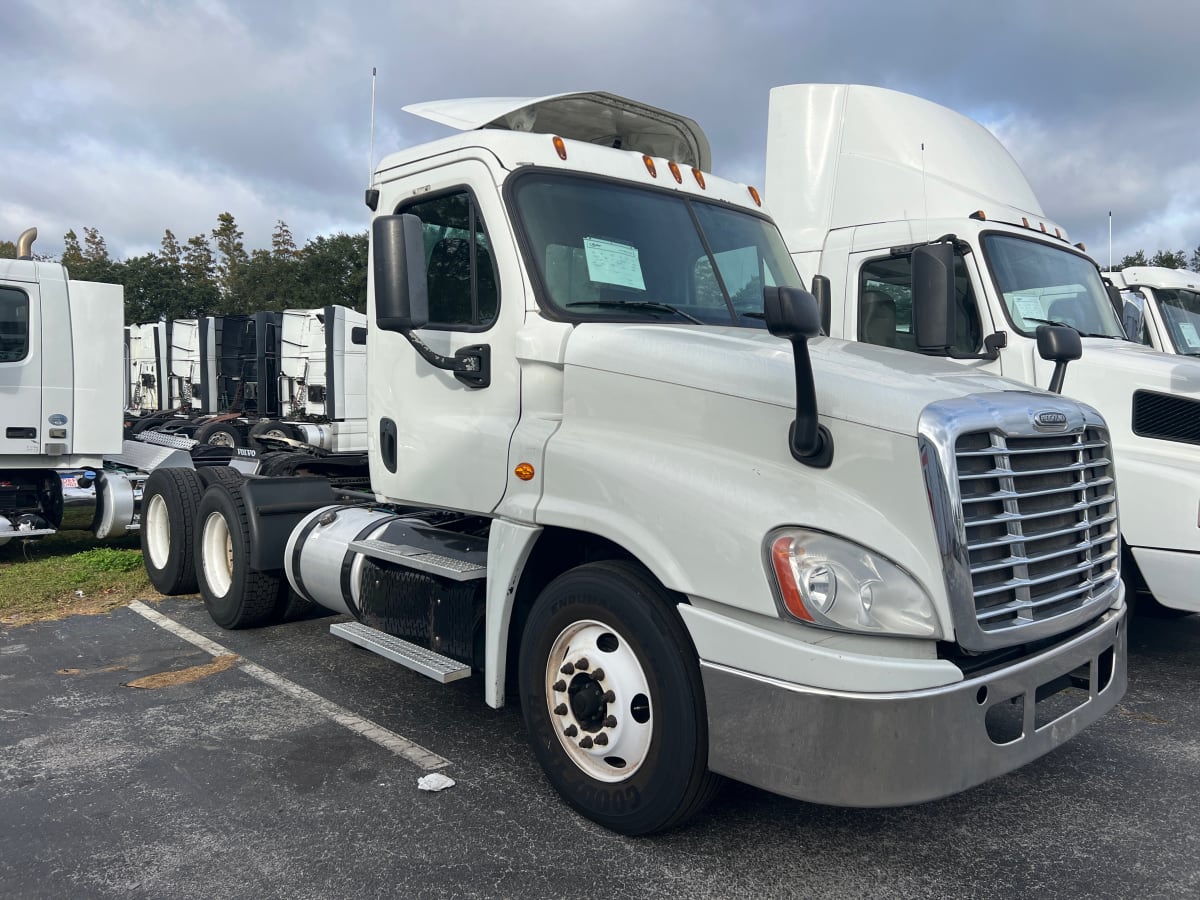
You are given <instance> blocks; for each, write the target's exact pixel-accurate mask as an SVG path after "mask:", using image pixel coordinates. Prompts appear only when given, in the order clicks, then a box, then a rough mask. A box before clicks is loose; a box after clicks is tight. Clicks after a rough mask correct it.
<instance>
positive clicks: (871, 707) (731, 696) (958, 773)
mask: <svg viewBox="0 0 1200 900" xmlns="http://www.w3.org/2000/svg"><path fill="white" fill-rule="evenodd" d="M1125 612H1126V609H1125V607H1123V606H1122V607H1121V608H1120V609H1118V610H1115V611H1110V612H1108V613H1105V614H1104V615H1103V616H1101V617H1100V618H1099V619H1098V620H1097V621H1096V622H1095V623H1094V624H1093V625H1092V627H1090V628H1089V629H1088V630H1087V631H1085V632H1083V633H1082V634H1080V635H1077V636H1076V637H1074V638H1072V639H1071V640H1070V641H1067V642H1066V643H1064V644H1061V645H1059V646H1056V647H1052V648H1050V649H1048V650H1045V651H1043V652H1042V653H1039V654H1037V655H1036V656H1032V657H1029V658H1027V659H1023V660H1021V661H1020V662H1017V663H1014V664H1011V665H1008V666H1002V667H1000V668H998V669H996V670H994V671H992V672H990V673H988V674H984V675H979V676H975V677H972V678H968V679H966V680H965V681H960V682H957V683H955V684H951V685H946V686H945V687H939V688H933V689H930V690H922V691H911V692H905V693H892V694H865V693H840V692H836V691H828V690H818V689H814V688H807V687H803V686H800V685H796V684H790V683H787V682H783V681H778V680H775V679H770V678H763V677H760V676H756V675H752V674H750V673H747V672H742V671H738V670H735V669H731V668H727V667H725V666H720V665H715V664H710V663H703V662H702V663H701V672H702V675H703V678H704V691H705V695H706V698H707V703H708V730H709V768H710V769H712V770H713V771H714V772H719V773H721V774H723V775H728V776H729V777H730V778H734V779H736V780H738V781H743V782H746V783H747V784H752V785H755V786H757V787H761V788H764V789H766V790H769V791H773V792H774V793H777V794H783V795H785V796H788V797H795V798H797V799H800V800H808V801H811V802H814V803H829V804H833V805H837V806H902V805H904V804H909V803H921V802H924V801H927V800H936V799H938V798H939V797H946V796H948V795H950V794H954V793H957V792H958V791H962V790H966V789H967V788H969V787H973V786H975V785H977V784H980V783H981V782H984V781H987V780H988V779H989V778H995V777H996V776H997V775H1003V774H1004V773H1005V772H1011V771H1012V770H1013V769H1016V768H1018V767H1020V766H1022V765H1024V764H1025V763H1027V762H1030V761H1031V760H1034V759H1036V758H1037V757H1039V756H1041V755H1042V754H1044V753H1047V752H1049V751H1050V750H1053V749H1054V748H1055V747H1057V746H1058V745H1059V744H1062V743H1064V742H1065V741H1067V740H1069V739H1070V738H1072V737H1074V736H1075V735H1076V734H1078V733H1079V732H1080V731H1081V730H1082V729H1083V728H1085V727H1087V726H1088V725H1090V724H1091V723H1092V722H1094V721H1096V719H1098V718H1100V716H1102V715H1103V714H1104V713H1106V712H1108V711H1109V710H1110V709H1112V708H1113V707H1114V706H1115V705H1116V704H1117V701H1118V700H1120V699H1121V697H1122V696H1123V695H1124V693H1125V683H1126V632H1127V630H1128V629H1127V628H1126V626H1125V618H1126V616H1125Z"/></svg>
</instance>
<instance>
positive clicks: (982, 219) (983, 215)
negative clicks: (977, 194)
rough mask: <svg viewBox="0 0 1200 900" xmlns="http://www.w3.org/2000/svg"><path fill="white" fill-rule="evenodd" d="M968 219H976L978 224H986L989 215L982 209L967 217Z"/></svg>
mask: <svg viewBox="0 0 1200 900" xmlns="http://www.w3.org/2000/svg"><path fill="white" fill-rule="evenodd" d="M967 218H968V219H975V220H976V221H977V222H986V221H987V214H986V213H984V211H983V210H982V209H977V210H975V212H973V213H971V214H970V215H969V216H967Z"/></svg>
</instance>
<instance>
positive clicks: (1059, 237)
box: [1054, 228, 1062, 241]
mask: <svg viewBox="0 0 1200 900" xmlns="http://www.w3.org/2000/svg"><path fill="white" fill-rule="evenodd" d="M1054 236H1055V237H1056V238H1058V239H1059V240H1060V241H1061V240H1062V232H1061V231H1059V230H1058V229H1057V228H1055V229H1054Z"/></svg>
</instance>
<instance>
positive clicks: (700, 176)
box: [692, 169, 704, 190]
mask: <svg viewBox="0 0 1200 900" xmlns="http://www.w3.org/2000/svg"><path fill="white" fill-rule="evenodd" d="M692 177H693V178H695V179H696V184H698V185H700V190H704V173H703V172H701V171H700V170H699V169H692Z"/></svg>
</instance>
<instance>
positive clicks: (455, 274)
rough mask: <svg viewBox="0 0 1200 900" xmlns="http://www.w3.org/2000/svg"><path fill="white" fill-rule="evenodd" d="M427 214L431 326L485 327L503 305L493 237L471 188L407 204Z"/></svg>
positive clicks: (409, 210) (405, 210) (416, 212)
mask: <svg viewBox="0 0 1200 900" xmlns="http://www.w3.org/2000/svg"><path fill="white" fill-rule="evenodd" d="M397 212H399V213H411V214H412V215H415V216H417V217H418V218H420V220H421V228H422V232H423V234H424V237H425V267H426V278H427V282H426V284H427V286H428V290H429V324H428V326H426V327H428V328H432V329H441V330H446V331H483V330H485V329H487V328H489V327H490V326H491V325H492V323H493V322H495V321H496V312H497V309H498V308H499V305H500V294H499V291H498V290H497V286H496V285H497V278H496V268H495V264H494V263H493V262H492V253H491V242H490V241H489V240H488V235H487V229H486V228H484V224H483V216H481V215H480V214H479V208H478V206H477V205H476V204H475V201H474V199H473V198H472V197H471V194H470V193H469V192H468V191H465V190H461V191H454V192H452V193H447V194H440V195H438V196H436V197H431V198H429V199H426V200H420V201H418V202H415V203H409V204H406V205H404V206H401V207H400V208H399V209H398V210H397Z"/></svg>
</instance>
